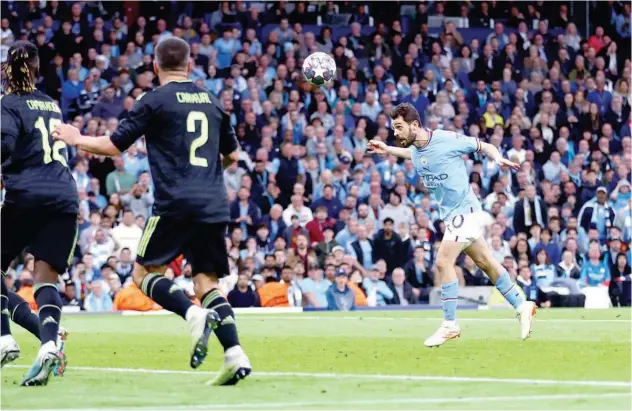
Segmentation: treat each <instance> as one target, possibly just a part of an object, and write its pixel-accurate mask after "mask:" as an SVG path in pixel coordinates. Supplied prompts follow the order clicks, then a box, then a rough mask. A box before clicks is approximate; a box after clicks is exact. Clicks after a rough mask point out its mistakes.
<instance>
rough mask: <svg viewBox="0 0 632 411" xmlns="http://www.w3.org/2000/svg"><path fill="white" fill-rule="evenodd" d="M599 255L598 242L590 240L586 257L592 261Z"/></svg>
mask: <svg viewBox="0 0 632 411" xmlns="http://www.w3.org/2000/svg"><path fill="white" fill-rule="evenodd" d="M600 256H601V250H599V243H597V242H591V243H590V245H589V246H588V258H590V259H591V260H593V261H598V260H599V257H600Z"/></svg>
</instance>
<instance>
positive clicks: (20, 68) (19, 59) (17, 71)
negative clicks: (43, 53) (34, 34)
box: [2, 40, 39, 94]
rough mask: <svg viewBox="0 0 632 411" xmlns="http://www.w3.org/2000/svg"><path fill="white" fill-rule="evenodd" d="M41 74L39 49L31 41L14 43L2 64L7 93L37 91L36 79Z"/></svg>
mask: <svg viewBox="0 0 632 411" xmlns="http://www.w3.org/2000/svg"><path fill="white" fill-rule="evenodd" d="M38 72H39V55H38V53H37V47H35V45H34V44H33V43H31V42H29V41H25V40H20V41H16V42H15V43H13V45H12V46H11V48H10V49H9V52H8V54H7V61H6V62H5V63H2V74H3V76H2V84H3V86H4V89H5V90H6V92H7V93H17V94H22V93H31V92H33V91H35V79H36V78H37V75H38Z"/></svg>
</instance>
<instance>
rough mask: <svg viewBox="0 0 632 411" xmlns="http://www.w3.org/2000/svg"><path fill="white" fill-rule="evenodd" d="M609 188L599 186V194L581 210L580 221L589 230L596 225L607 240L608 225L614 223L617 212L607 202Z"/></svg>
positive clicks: (600, 234)
mask: <svg viewBox="0 0 632 411" xmlns="http://www.w3.org/2000/svg"><path fill="white" fill-rule="evenodd" d="M607 200H608V190H607V189H606V187H603V186H601V187H599V188H597V194H596V196H595V197H594V198H592V199H591V200H590V201H589V202H587V203H586V204H584V206H583V207H582V208H581V210H580V211H579V217H578V219H579V223H580V225H581V226H582V228H583V229H584V230H586V231H588V230H589V229H590V228H591V227H595V228H596V229H597V231H598V233H599V238H600V239H602V240H605V238H606V235H607V230H606V228H607V227H611V226H612V225H613V224H614V219H615V217H616V212H615V211H614V210H613V208H612V207H611V206H610V204H608V203H607Z"/></svg>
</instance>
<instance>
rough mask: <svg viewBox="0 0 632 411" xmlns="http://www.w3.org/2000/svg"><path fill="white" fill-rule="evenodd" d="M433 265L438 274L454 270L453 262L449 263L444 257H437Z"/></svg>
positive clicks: (448, 259)
mask: <svg viewBox="0 0 632 411" xmlns="http://www.w3.org/2000/svg"><path fill="white" fill-rule="evenodd" d="M435 265H436V266H437V270H438V271H439V273H445V272H446V271H447V270H449V269H451V268H452V269H454V261H451V260H450V258H448V257H447V256H445V255H441V254H440V255H438V256H437V260H436V261H435Z"/></svg>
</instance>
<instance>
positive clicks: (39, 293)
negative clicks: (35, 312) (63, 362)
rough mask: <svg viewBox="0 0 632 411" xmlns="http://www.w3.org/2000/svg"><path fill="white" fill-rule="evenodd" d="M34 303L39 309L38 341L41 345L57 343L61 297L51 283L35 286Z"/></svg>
mask: <svg viewBox="0 0 632 411" xmlns="http://www.w3.org/2000/svg"><path fill="white" fill-rule="evenodd" d="M35 302H37V306H38V307H39V320H40V321H39V325H40V326H39V327H40V340H41V341H42V345H43V344H46V343H47V342H49V341H53V342H54V343H56V342H57V333H58V331H59V321H60V320H61V297H60V296H59V291H57V286H56V285H55V284H53V283H38V284H35Z"/></svg>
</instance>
